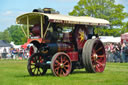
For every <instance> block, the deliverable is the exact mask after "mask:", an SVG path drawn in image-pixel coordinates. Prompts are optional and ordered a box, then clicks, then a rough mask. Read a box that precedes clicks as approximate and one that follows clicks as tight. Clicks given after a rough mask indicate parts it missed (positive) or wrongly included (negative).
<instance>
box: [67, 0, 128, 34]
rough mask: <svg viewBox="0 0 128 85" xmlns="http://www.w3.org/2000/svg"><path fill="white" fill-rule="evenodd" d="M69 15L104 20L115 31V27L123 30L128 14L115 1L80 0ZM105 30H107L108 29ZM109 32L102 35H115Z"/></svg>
mask: <svg viewBox="0 0 128 85" xmlns="http://www.w3.org/2000/svg"><path fill="white" fill-rule="evenodd" d="M69 15H74V16H92V17H96V18H103V19H106V20H108V21H109V22H110V24H111V25H110V29H115V27H116V28H117V27H118V28H122V26H123V24H124V23H123V22H122V21H123V20H124V19H125V18H126V17H127V15H128V14H127V13H126V12H124V6H123V5H121V4H115V0H80V1H79V2H78V3H77V5H76V6H74V9H73V11H72V12H70V13H69ZM103 30H106V28H105V29H103ZM103 30H102V31H103ZM109 31H112V32H115V31H113V30H109ZM109 31H107V30H106V32H102V33H105V34H112V35H113V34H114V33H109ZM107 32H108V33H107ZM105 34H104V35H105Z"/></svg>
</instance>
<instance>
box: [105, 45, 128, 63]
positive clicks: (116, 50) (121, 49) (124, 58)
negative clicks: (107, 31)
mask: <svg viewBox="0 0 128 85" xmlns="http://www.w3.org/2000/svg"><path fill="white" fill-rule="evenodd" d="M105 50H106V56H107V62H120V63H123V62H128V45H127V44H126V43H123V44H120V43H108V44H106V45H105Z"/></svg>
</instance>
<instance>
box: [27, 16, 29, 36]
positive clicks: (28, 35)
mask: <svg viewBox="0 0 128 85" xmlns="http://www.w3.org/2000/svg"><path fill="white" fill-rule="evenodd" d="M27 37H28V38H29V17H28V16H27Z"/></svg>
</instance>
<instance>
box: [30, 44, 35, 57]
mask: <svg viewBox="0 0 128 85" xmlns="http://www.w3.org/2000/svg"><path fill="white" fill-rule="evenodd" d="M33 53H34V48H33V46H31V47H30V50H29V57H30V56H31V55H32V54H33Z"/></svg>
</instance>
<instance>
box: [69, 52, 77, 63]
mask: <svg viewBox="0 0 128 85" xmlns="http://www.w3.org/2000/svg"><path fill="white" fill-rule="evenodd" d="M67 54H68V55H69V57H70V59H71V61H78V52H68V53H67Z"/></svg>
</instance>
